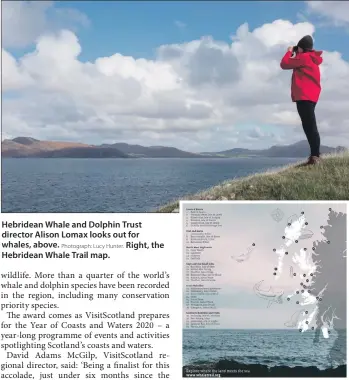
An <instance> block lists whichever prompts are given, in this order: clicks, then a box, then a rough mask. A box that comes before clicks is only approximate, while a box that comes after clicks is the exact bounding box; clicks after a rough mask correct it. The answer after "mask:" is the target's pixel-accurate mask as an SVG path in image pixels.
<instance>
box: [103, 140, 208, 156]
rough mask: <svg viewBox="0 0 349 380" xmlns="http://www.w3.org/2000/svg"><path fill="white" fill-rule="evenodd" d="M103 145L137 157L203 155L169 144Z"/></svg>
mask: <svg viewBox="0 0 349 380" xmlns="http://www.w3.org/2000/svg"><path fill="white" fill-rule="evenodd" d="M102 146H107V147H113V148H116V149H118V150H120V151H121V152H123V153H125V154H128V155H130V156H136V157H152V158H175V157H177V158H200V157H202V155H200V154H196V153H190V152H185V151H184V150H180V149H177V148H172V147H167V146H149V147H146V146H142V145H130V144H126V143H116V144H111V145H107V144H104V145H102Z"/></svg>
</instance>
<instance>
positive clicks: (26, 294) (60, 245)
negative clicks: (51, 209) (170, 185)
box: [0, 214, 182, 380]
mask: <svg viewBox="0 0 349 380" xmlns="http://www.w3.org/2000/svg"><path fill="white" fill-rule="evenodd" d="M1 225H2V228H1V235H2V239H1V245H2V247H1V248H2V252H1V272H0V275H1V284H0V285H1V300H0V303H1V304H0V312H1V318H0V323H1V332H0V334H1V350H0V351H1V352H0V353H1V360H0V363H1V371H0V376H1V378H2V379H35V380H44V379H174V378H180V377H181V339H182V337H181V302H182V301H181V300H182V297H181V292H182V290H181V286H180V283H181V275H182V269H181V265H182V264H181V259H180V256H181V254H180V253H181V242H180V238H176V237H175V236H176V231H179V230H180V219H179V218H176V217H175V218H174V217H173V215H172V216H171V215H167V214H164V215H153V214H149V215H146V214H139V215H137V214H133V215H129V214H128V215H127V214H113V215H112V214H104V215H98V216H97V215H89V214H71V215H67V214H60V215H57V214H56V215H52V214H42V215H38V214H37V215H34V214H32V215H25V214H16V215H14V214H13V215H11V216H10V215H4V214H2V215H1ZM177 235H178V234H177Z"/></svg>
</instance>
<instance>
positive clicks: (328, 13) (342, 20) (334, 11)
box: [306, 1, 349, 26]
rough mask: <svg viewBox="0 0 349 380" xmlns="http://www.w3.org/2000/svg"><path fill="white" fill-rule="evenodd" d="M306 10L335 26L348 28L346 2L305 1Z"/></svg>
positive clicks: (348, 9) (348, 5) (347, 4)
mask: <svg viewBox="0 0 349 380" xmlns="http://www.w3.org/2000/svg"><path fill="white" fill-rule="evenodd" d="M306 4H307V9H308V10H309V11H310V12H312V13H315V14H318V15H319V16H321V17H323V18H324V19H327V20H329V21H331V22H332V23H333V25H335V26H349V2H348V1H307V2H306Z"/></svg>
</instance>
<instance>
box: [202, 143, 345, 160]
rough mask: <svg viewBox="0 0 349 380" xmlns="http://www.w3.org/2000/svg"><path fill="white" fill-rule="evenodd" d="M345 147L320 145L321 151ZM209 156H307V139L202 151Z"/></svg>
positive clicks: (334, 150) (336, 150) (331, 151)
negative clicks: (252, 146)
mask: <svg viewBox="0 0 349 380" xmlns="http://www.w3.org/2000/svg"><path fill="white" fill-rule="evenodd" d="M346 150H347V148H345V147H343V146H338V147H336V148H331V147H329V146H326V145H322V146H321V149H320V151H321V153H322V154H327V153H336V152H343V151H346ZM203 154H206V155H211V156H221V157H222V156H223V157H237V156H258V157H296V158H298V157H307V156H309V144H308V142H307V141H299V142H297V143H294V144H291V145H273V146H272V147H270V148H268V149H256V150H251V149H243V148H234V149H229V150H224V151H221V152H212V153H207V152H206V153H203Z"/></svg>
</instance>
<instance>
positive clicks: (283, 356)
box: [183, 329, 347, 369]
mask: <svg viewBox="0 0 349 380" xmlns="http://www.w3.org/2000/svg"><path fill="white" fill-rule="evenodd" d="M314 336H315V332H313V331H305V332H303V333H301V332H299V331H298V330H297V329H290V330H257V329H256V330H226V329H215V330H209V329H207V330H206V329H205V330H194V329H192V330H187V329H185V330H183V365H189V364H192V365H193V364H195V365H200V364H201V365H207V364H210V363H216V362H217V361H219V360H220V359H233V360H235V361H237V362H240V363H243V364H262V365H266V366H268V367H274V366H288V367H294V366H302V367H308V366H316V367H318V368H319V369H326V368H330V367H332V364H331V361H330V360H329V355H330V357H332V358H333V357H334V356H335V358H336V360H338V358H339V360H340V362H339V363H338V364H346V341H347V338H346V330H338V331H335V330H333V331H332V332H331V334H330V337H329V338H328V339H325V338H323V337H322V334H320V339H319V341H318V342H317V343H314ZM336 338H338V339H337V341H336V344H335V345H334V341H335V339H336ZM332 347H334V349H333V350H331V348H332ZM331 355H332V356H331Z"/></svg>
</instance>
